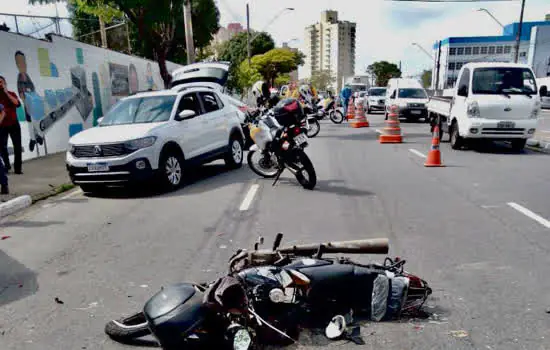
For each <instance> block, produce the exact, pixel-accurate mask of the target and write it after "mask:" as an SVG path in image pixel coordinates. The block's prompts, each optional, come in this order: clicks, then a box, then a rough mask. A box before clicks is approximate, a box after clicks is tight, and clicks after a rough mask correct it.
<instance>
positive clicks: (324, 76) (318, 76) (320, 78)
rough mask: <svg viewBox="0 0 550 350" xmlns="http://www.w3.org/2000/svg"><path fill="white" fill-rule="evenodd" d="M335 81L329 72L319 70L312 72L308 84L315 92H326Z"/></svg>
mask: <svg viewBox="0 0 550 350" xmlns="http://www.w3.org/2000/svg"><path fill="white" fill-rule="evenodd" d="M335 79H336V77H335V76H334V74H332V72H331V71H329V70H321V71H316V72H313V74H312V75H311V78H310V82H311V84H312V85H313V86H314V87H315V88H316V89H317V90H327V89H328V88H329V87H330V86H331V85H332V83H333V82H334V80H335Z"/></svg>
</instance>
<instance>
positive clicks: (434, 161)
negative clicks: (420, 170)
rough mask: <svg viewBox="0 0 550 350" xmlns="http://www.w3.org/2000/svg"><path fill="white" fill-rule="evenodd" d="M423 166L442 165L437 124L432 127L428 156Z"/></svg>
mask: <svg viewBox="0 0 550 350" xmlns="http://www.w3.org/2000/svg"><path fill="white" fill-rule="evenodd" d="M424 166H425V167H443V166H445V165H443V164H442V163H441V151H440V150H439V126H438V125H436V126H435V128H434V134H433V137H432V147H431V149H430V153H428V157H427V158H426V163H424Z"/></svg>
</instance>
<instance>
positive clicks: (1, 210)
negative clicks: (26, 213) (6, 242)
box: [0, 183, 76, 218]
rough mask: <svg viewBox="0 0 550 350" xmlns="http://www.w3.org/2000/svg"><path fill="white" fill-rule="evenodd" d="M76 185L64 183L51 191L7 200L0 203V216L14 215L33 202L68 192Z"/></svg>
mask: <svg viewBox="0 0 550 350" xmlns="http://www.w3.org/2000/svg"><path fill="white" fill-rule="evenodd" d="M75 187H76V186H75V185H73V184H72V183H66V184H62V185H60V186H57V187H54V188H52V189H51V190H50V191H47V192H42V193H38V194H34V195H32V196H31V195H28V194H25V195H22V196H19V197H16V198H13V199H10V200H9V201H7V202H4V203H0V218H3V217H5V216H9V215H13V214H15V213H17V212H19V211H21V210H23V209H26V208H28V207H30V206H31V205H32V204H34V203H36V202H38V201H42V200H44V199H47V198H50V197H53V196H57V195H58V194H61V193H63V192H67V191H70V190H72V189H73V188H75Z"/></svg>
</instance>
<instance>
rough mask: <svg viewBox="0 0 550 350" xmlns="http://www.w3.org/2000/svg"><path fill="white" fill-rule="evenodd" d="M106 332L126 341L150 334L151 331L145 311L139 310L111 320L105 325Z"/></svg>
mask: <svg viewBox="0 0 550 350" xmlns="http://www.w3.org/2000/svg"><path fill="white" fill-rule="evenodd" d="M105 333H106V334H107V335H108V336H109V337H111V339H113V340H116V341H119V342H124V341H129V340H132V339H136V338H141V337H144V336H146V335H149V334H151V331H150V330H149V327H148V326H147V320H146V319H145V315H144V314H143V312H138V313H137V314H134V315H132V316H129V317H125V318H120V319H118V320H112V321H109V322H108V323H107V324H106V325H105Z"/></svg>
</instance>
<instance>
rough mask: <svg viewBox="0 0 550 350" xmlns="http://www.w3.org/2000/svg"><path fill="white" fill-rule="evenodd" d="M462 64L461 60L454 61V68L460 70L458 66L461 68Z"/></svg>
mask: <svg viewBox="0 0 550 350" xmlns="http://www.w3.org/2000/svg"><path fill="white" fill-rule="evenodd" d="M462 64H463V63H462V62H456V65H455V67H456V70H460V68H462Z"/></svg>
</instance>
